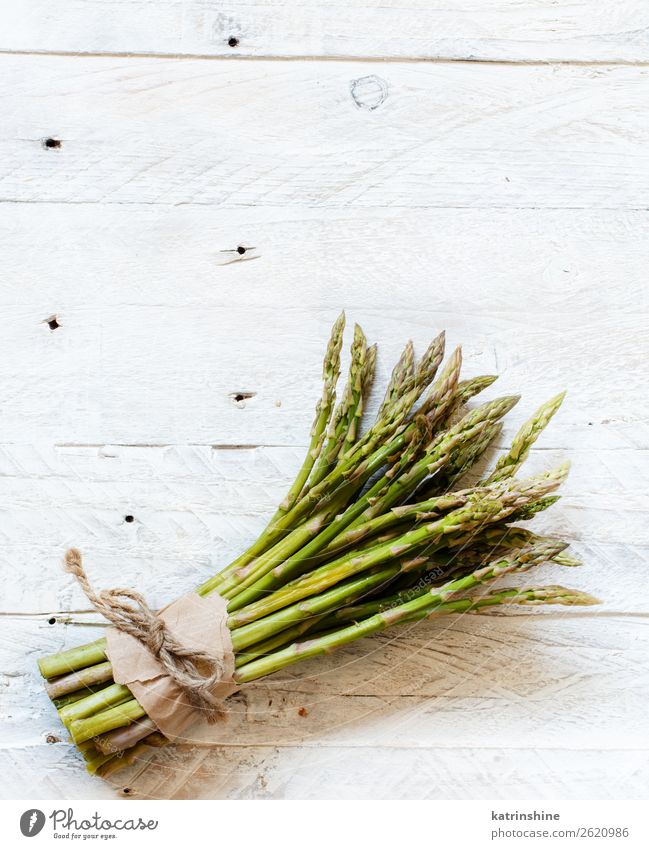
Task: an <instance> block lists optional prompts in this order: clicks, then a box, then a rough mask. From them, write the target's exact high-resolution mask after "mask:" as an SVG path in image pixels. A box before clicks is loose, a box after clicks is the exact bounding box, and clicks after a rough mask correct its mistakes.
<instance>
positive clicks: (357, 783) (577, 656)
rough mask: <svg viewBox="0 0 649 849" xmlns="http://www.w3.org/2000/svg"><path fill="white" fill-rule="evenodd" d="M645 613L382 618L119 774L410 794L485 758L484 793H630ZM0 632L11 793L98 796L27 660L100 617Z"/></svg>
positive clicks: (13, 624) (641, 716) (636, 768)
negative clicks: (355, 638)
mask: <svg viewBox="0 0 649 849" xmlns="http://www.w3.org/2000/svg"><path fill="white" fill-rule="evenodd" d="M75 618H76V620H77V621H79V620H82V619H83V618H84V617H80V616H77V617H75ZM646 621H647V620H646V619H638V618H632V617H624V616H619V617H617V616H613V617H610V618H609V619H608V620H607V624H606V627H603V622H602V620H601V619H597V618H596V617H591V616H588V615H582V614H581V613H578V614H571V613H565V614H564V615H559V616H550V617H547V616H536V614H531V615H530V614H523V615H520V616H513V617H509V616H464V617H452V618H446V617H445V618H444V620H440V621H438V622H428V623H425V624H420V625H418V626H417V627H413V628H408V629H406V631H405V632H404V631H394V632H389V633H386V634H384V635H381V636H380V637H378V638H377V639H372V640H365V641H361V642H359V643H358V644H356V645H354V646H352V647H349V648H348V649H346V650H344V651H342V652H340V653H338V654H337V655H332V656H330V657H328V658H325V659H319V660H318V661H314V662H309V663H306V664H304V665H303V666H302V668H301V669H298V668H297V667H296V668H295V669H293V670H291V671H288V672H286V673H278V674H277V675H275V676H274V677H273V678H271V679H268V680H267V681H264V682H261V683H258V684H254V685H249V686H247V687H246V688H244V690H243V691H242V692H241V693H239V694H237V695H236V696H235V697H233V698H232V699H231V700H230V703H229V704H230V710H229V712H228V720H227V722H225V723H224V725H223V740H222V743H221V744H220V745H217V746H214V747H208V748H207V749H204V748H200V747H199V748H188V749H183V748H182V747H181V748H180V749H177V750H175V751H174V752H162V753H158V754H156V757H155V766H148V765H147V763H145V762H142V763H140V764H138V765H136V766H134V767H133V768H132V769H129V770H128V771H127V772H124V773H122V774H121V775H119V776H118V777H117V778H116V780H115V781H114V783H112V786H113V788H114V792H115V793H116V794H119V793H120V792H121V790H122V788H123V787H125V786H127V787H128V788H129V790H130V791H131V795H139V796H142V797H147V796H153V797H155V798H215V797H216V798H230V797H238V798H241V797H244V798H247V797H251V796H252V797H255V798H323V797H324V798H372V797H374V798H394V797H396V796H402V795H404V786H405V787H406V788H407V792H406V794H405V795H407V796H408V797H409V798H444V797H447V796H450V797H452V798H462V797H464V798H466V796H467V795H469V796H470V795H471V790H472V789H473V790H474V792H476V789H477V785H476V784H475V775H476V771H478V772H479V774H480V775H481V779H480V780H481V782H482V785H483V787H482V791H481V792H480V793H478V796H479V797H480V798H527V795H526V794H529V793H534V795H535V796H538V797H540V798H556V797H557V796H561V797H563V796H564V795H565V796H566V797H567V798H579V797H580V795H579V794H580V792H581V793H582V796H581V798H583V793H584V792H588V793H589V794H591V793H592V794H593V795H594V796H595V797H596V798H623V797H628V798H641V797H642V792H643V787H645V786H646V778H647V770H646V750H643V748H642V745H640V746H639V745H638V741H639V740H645V739H646V735H647V730H648V729H647V720H646V711H644V709H643V705H644V702H645V696H646V691H645V689H644V679H643V678H642V677H641V676H639V674H638V671H639V670H640V669H642V668H643V667H644V663H645V658H646V650H645V643H644V640H643V638H644V634H645V631H646V627H647V625H646ZM0 633H1V642H2V646H3V655H2V663H3V666H2V668H3V670H5V673H4V675H3V678H2V679H1V680H2V681H3V684H4V686H5V689H6V688H8V689H9V691H10V693H11V692H13V694H15V699H14V700H12V712H11V716H10V717H9V719H8V720H7V721H6V723H5V726H4V729H3V732H2V735H1V736H0V762H1V763H3V764H4V765H5V766H6V765H12V764H13V765H19V769H18V775H17V777H16V784H14V785H13V786H12V792H19V793H23V794H24V795H27V796H28V795H29V794H30V792H31V793H32V794H33V793H34V792H35V790H36V788H41V790H42V789H43V788H48V789H51V788H52V787H54V786H55V787H56V795H57V796H58V795H59V794H63V795H64V796H65V797H67V798H74V797H81V798H88V797H92V798H101V797H103V796H105V795H106V793H107V785H106V784H104V783H103V782H100V781H97V780H96V779H92V778H90V777H89V776H86V775H84V773H83V771H82V768H81V763H80V758H79V756H78V755H76V754H75V752H74V750H73V749H72V748H71V747H70V746H69V745H68V744H66V743H65V742H64V741H63V740H61V733H60V727H59V726H58V724H57V722H56V720H55V718H54V716H53V713H52V709H51V706H50V705H49V703H48V701H47V699H46V697H45V696H44V694H43V692H42V685H41V682H40V680H39V678H38V675H37V673H36V671H35V669H34V666H33V664H34V662H35V658H36V657H37V656H38V655H39V654H40V652H42V651H43V650H44V649H45V650H55V649H56V648H58V647H62V646H64V645H74V644H75V643H78V642H79V641H80V640H86V639H91V638H94V637H95V636H96V633H97V632H96V631H95V630H93V629H92V628H88V627H84V626H82V625H78V624H77V625H72V626H69V627H68V628H67V629H66V631H65V633H62V632H61V631H59V630H58V629H57V628H56V626H49V625H48V624H47V622H46V621H45V620H40V621H39V620H38V619H36V618H28V617H24V618H19V619H11V620H8V619H7V618H2V619H1V620H0ZM61 636H63V637H64V639H63V640H61ZM594 692H595V693H597V699H593V698H592V694H593V693H594ZM621 694H623V695H621ZM18 697H19V698H18ZM303 708H304V709H306V712H307V715H306V716H301V715H300V713H299V711H300V710H301V709H303ZM302 713H304V710H303V711H302ZM48 739H49V741H50V742H47V741H48ZM368 760H369V761H371V763H368ZM562 761H563V762H565V768H561V767H560V764H561V763H562ZM34 765H38V768H39V769H40V770H41V771H42V773H41V774H40V775H38V776H35V775H34V774H33V766H34ZM187 769H189V770H190V772H191V778H190V779H189V781H188V780H187V772H186V770H187ZM606 771H609V781H607V782H605V781H604V780H603V776H604V773H605V772H606ZM499 775H500V779H499V778H498V776H499Z"/></svg>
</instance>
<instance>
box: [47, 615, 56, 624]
mask: <svg viewBox="0 0 649 849" xmlns="http://www.w3.org/2000/svg"><path fill="white" fill-rule="evenodd" d="M47 624H48V625H56V616H50V618H49V619H48V620H47Z"/></svg>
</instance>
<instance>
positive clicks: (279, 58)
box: [0, 48, 649, 68]
mask: <svg viewBox="0 0 649 849" xmlns="http://www.w3.org/2000/svg"><path fill="white" fill-rule="evenodd" d="M0 55H1V56H64V57H72V58H80V59H93V58H101V59H104V58H106V59H163V60H165V61H167V60H169V59H174V60H179V61H183V60H186V59H188V60H196V59H200V60H209V61H211V62H224V61H225V62H231V61H232V60H233V59H234V60H236V61H240V62H255V61H263V62H359V63H366V64H369V63H374V64H376V63H377V62H380V63H381V64H382V65H389V64H399V63H401V64H408V63H421V62H425V63H426V64H428V65H522V66H524V67H530V66H531V67H534V66H543V65H574V66H576V67H582V68H588V67H590V66H591V65H594V66H606V65H608V66H612V65H625V66H626V65H628V66H631V67H640V68H644V67H649V59H647V60H633V59H622V58H618V59H503V58H493V59H490V58H488V57H485V58H480V59H472V58H471V57H469V56H466V57H464V58H454V57H452V56H426V55H425V54H419V55H417V54H415V55H412V56H371V55H367V56H357V55H355V54H345V53H338V54H333V55H332V54H328V55H327V54H319V53H310V54H309V53H305V54H303V55H292V54H291V55H287V56H283V55H280V54H273V53H254V54H253V53H247V54H246V53H227V54H226V53H222V54H219V55H217V54H213V53H140V52H131V51H123V52H119V51H118V52H112V51H107V52H106V53H104V52H97V51H84V50H8V49H6V48H0Z"/></svg>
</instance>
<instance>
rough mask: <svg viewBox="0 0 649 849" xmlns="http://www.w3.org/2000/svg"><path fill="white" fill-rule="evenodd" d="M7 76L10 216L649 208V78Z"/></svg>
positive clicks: (330, 73) (591, 72) (610, 70)
mask: <svg viewBox="0 0 649 849" xmlns="http://www.w3.org/2000/svg"><path fill="white" fill-rule="evenodd" d="M0 73H1V74H2V76H3V78H4V80H5V94H4V96H3V109H4V110H5V114H6V115H8V116H9V117H8V120H7V119H6V120H5V125H4V129H5V132H4V133H3V136H2V139H1V140H0V198H3V199H5V200H13V201H29V202H34V201H43V202H44V201H48V202H53V201H57V202H68V203H97V204H102V203H105V204H133V203H148V204H160V205H161V206H163V205H167V204H170V205H178V204H207V205H210V206H218V207H221V208H236V207H252V206H255V207H258V208H259V207H275V208H277V209H278V210H293V212H294V214H295V209H296V207H299V208H300V210H302V209H303V208H304V207H324V208H331V209H336V210H348V209H354V210H356V211H358V212H359V213H360V210H365V209H375V208H388V209H393V210H396V209H402V208H408V209H412V208H415V209H422V208H438V207H489V208H494V207H507V208H521V207H526V208H527V207H534V208H537V207H545V208H557V207H559V208H564V209H568V208H569V209H573V208H605V209H646V207H647V198H648V197H649V168H647V158H646V150H647V146H648V143H649V67H639V66H611V65H605V66H598V67H592V66H583V65H558V66H556V65H555V66H548V65H533V66H521V67H516V68H512V67H511V66H510V65H503V64H473V63H465V64H461V63H460V64H453V63H441V64H426V63H400V62H396V63H392V64H389V65H385V64H382V63H381V62H375V63H372V62H366V63H360V64H359V63H357V62H356V63H354V62H326V61H322V62H317V61H310V62H306V61H305V62H290V63H284V62H276V61H265V60H259V61H254V62H240V61H237V60H228V61H223V62H216V63H215V62H211V61H208V60H188V61H178V60H172V59H167V60H165V59H153V58H132V59H125V58H121V57H69V56H33V55H28V56H10V55H5V56H0ZM359 81H360V82H359ZM363 81H364V82H363ZM377 86H378V87H379V92H378V94H377V91H376V89H377ZM45 137H54V138H55V139H56V140H58V141H60V142H61V147H59V148H44V147H43V143H42V142H43V139H44V138H45ZM569 217H570V216H567V219H569ZM253 244H254V243H253Z"/></svg>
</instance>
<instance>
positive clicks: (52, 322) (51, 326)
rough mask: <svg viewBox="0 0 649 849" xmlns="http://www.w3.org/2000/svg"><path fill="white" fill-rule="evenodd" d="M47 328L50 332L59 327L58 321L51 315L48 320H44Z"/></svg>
mask: <svg viewBox="0 0 649 849" xmlns="http://www.w3.org/2000/svg"><path fill="white" fill-rule="evenodd" d="M45 321H46V322H47V326H48V327H49V329H50V330H56V328H57V327H60V326H61V325H60V324H59V320H58V319H57V317H56V316H55V315H51V316H50V317H49V318H46V319H45Z"/></svg>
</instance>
